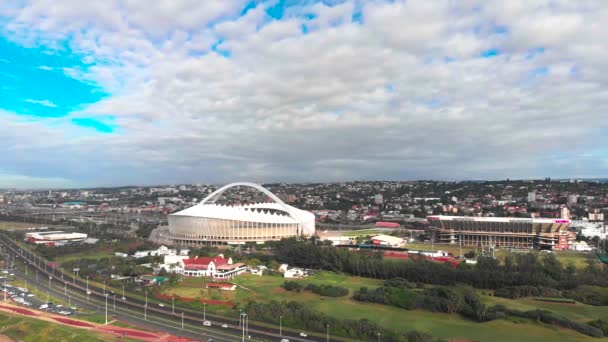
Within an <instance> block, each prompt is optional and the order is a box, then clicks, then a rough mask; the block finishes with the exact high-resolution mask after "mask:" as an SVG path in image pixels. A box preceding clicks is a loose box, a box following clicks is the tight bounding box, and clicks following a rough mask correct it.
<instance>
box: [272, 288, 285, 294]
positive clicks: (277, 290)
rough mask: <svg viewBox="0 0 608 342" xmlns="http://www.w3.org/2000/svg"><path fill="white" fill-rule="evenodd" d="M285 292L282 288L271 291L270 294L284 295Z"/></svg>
mask: <svg viewBox="0 0 608 342" xmlns="http://www.w3.org/2000/svg"><path fill="white" fill-rule="evenodd" d="M285 292H287V290H285V289H284V288H282V287H277V288H276V289H274V290H272V293H285Z"/></svg>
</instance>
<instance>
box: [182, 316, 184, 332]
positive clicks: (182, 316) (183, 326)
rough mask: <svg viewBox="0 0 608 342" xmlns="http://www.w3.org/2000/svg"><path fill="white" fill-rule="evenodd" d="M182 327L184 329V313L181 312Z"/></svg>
mask: <svg viewBox="0 0 608 342" xmlns="http://www.w3.org/2000/svg"><path fill="white" fill-rule="evenodd" d="M182 329H184V313H183V312H182Z"/></svg>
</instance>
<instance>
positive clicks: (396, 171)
mask: <svg viewBox="0 0 608 342" xmlns="http://www.w3.org/2000/svg"><path fill="white" fill-rule="evenodd" d="M602 1H603V0H597V1H593V0H590V1H582V2H574V3H573V2H569V1H544V0H537V1H523V0H522V1H516V0H513V1H507V2H504V1H473V0H471V1H459V2H451V1H436V2H429V1H424V0H410V1H395V2H394V3H391V2H383V1H372V2H365V5H364V6H363V8H362V23H353V22H351V20H350V18H351V17H352V15H353V14H355V12H356V11H358V10H359V7H358V6H359V3H358V2H345V3H343V4H341V5H335V6H329V5H323V4H309V3H305V4H304V5H301V6H299V7H294V8H291V9H288V10H286V11H285V13H286V15H285V18H284V19H283V20H280V21H277V20H272V19H271V18H269V17H268V16H267V15H266V13H265V12H264V11H265V8H266V7H268V4H259V5H258V6H257V7H256V8H255V9H251V10H249V11H248V12H247V15H245V16H243V17H240V18H239V17H238V15H237V14H238V13H239V12H240V11H241V10H242V3H237V2H224V1H219V2H211V1H210V2H207V1H205V2H204V4H203V3H201V2H196V1H195V2H190V1H172V2H171V3H170V4H169V3H167V4H166V5H165V7H162V6H160V7H154V6H149V4H148V3H147V2H138V1H130V2H127V3H126V4H125V6H117V5H116V3H114V2H101V3H99V4H95V5H94V6H92V7H94V8H93V9H92V8H90V7H88V6H85V5H84V4H82V3H81V2H72V1H68V0H63V1H56V2H57V6H56V7H53V8H54V10H53V11H51V12H50V14H49V12H48V11H45V10H44V9H45V7H44V5H46V6H48V5H49V3H48V2H45V1H41V2H33V3H31V4H27V5H26V6H25V7H23V8H22V9H21V10H18V11H17V12H13V15H11V16H10V17H9V24H8V25H7V27H8V29H9V31H10V32H11V33H10V37H11V39H15V40H17V41H21V42H22V43H24V44H25V43H27V42H32V41H37V42H40V41H42V42H45V43H47V44H60V43H61V40H62V39H64V38H65V37H72V38H71V40H70V41H69V44H70V45H71V48H72V49H73V50H74V51H76V52H77V53H79V54H82V55H84V56H86V57H85V58H87V59H88V62H95V65H94V66H93V67H90V68H88V69H86V70H84V69H79V68H73V67H70V68H66V69H64V72H65V73H66V74H69V75H71V76H73V77H75V78H77V79H82V80H85V81H87V82H90V81H95V82H97V83H98V84H101V85H102V86H103V87H104V88H105V89H106V90H107V91H109V92H110V93H111V94H112V96H110V97H108V98H106V99H104V100H102V101H101V102H99V103H96V104H93V105H92V106H90V107H88V108H86V109H85V110H83V111H81V112H79V113H72V116H82V115H91V116H95V115H109V114H111V115H114V116H115V117H116V124H117V125H119V127H121V133H120V134H117V135H113V136H112V138H111V139H107V137H104V136H98V135H95V136H79V135H78V134H80V133H77V132H71V131H70V128H69V127H70V126H69V124H68V123H67V122H63V121H61V120H59V121H57V122H55V123H54V126H48V127H42V126H40V127H39V126H36V127H37V128H36V130H44V132H45V133H44V134H46V136H48V138H46V139H44V141H40V142H38V141H33V142H31V144H30V145H29V146H27V148H26V147H20V148H16V147H15V146H16V145H11V144H8V145H6V146H5V147H3V149H5V151H3V152H8V153H4V154H5V155H8V156H9V157H7V158H9V159H8V160H9V162H10V161H13V162H14V163H16V164H18V165H21V166H20V168H19V170H12V171H11V172H21V173H23V174H29V173H28V172H32V171H28V170H30V168H29V167H38V166H42V165H50V167H47V169H46V170H48V171H47V172H49V174H48V175H45V176H62V177H63V176H64V175H65V172H66V171H65V169H66V168H67V167H66V166H69V168H70V171H69V174H68V175H67V176H65V177H69V178H70V179H72V178H73V179H79V180H83V182H89V183H91V184H92V183H100V184H116V183H120V184H122V183H130V182H145V183H154V182H171V181H175V182H181V181H218V182H223V181H230V180H236V179H254V180H305V181H315V180H339V179H362V178H374V179H378V178H393V179H396V178H450V179H453V178H484V177H488V178H499V177H511V178H514V177H544V176H554V177H558V176H577V175H579V174H584V175H586V176H589V175H598V176H599V175H603V174H605V173H606V171H608V169H607V168H606V163H599V162H598V163H595V162H594V161H593V158H589V157H585V158H582V157H579V156H580V155H581V154H582V153H584V152H585V151H586V150H596V149H597V146H604V145H605V144H606V143H607V142H608V141H606V134H605V132H606V129H608V127H607V124H606V123H605V121H606V120H605V116H606V113H607V112H608V93H607V92H606V91H605V89H606V85H607V84H608V78H607V76H606V75H608V73H607V71H608V46H607V45H606V44H604V43H603V42H602V41H601V40H598V38H597V37H603V36H606V34H608V32H606V31H607V29H606V25H603V23H604V22H606V20H608V11H607V10H606V9H605V6H602V4H603V2H602ZM153 7H154V8H153ZM93 13H95V14H98V15H94V14H93ZM309 13H312V14H314V15H315V16H314V18H312V19H311V18H310V17H308V18H306V17H304V15H305V14H309ZM43 14H44V15H43ZM303 24H305V25H307V27H308V29H309V32H307V33H305V32H303V31H302V25H303ZM496 26H500V27H503V28H504V31H505V32H500V30H497V29H496ZM220 40H221V41H222V43H221V44H220V45H219V46H218V47H217V49H219V50H222V51H229V52H230V56H229V57H228V58H226V57H224V56H222V55H220V54H218V53H215V52H213V51H212V47H213V46H214V44H216V43H217V42H218V41H220ZM539 48H544V52H540V53H538V55H537V56H536V57H534V58H530V57H529V55H530V51H531V50H532V49H539ZM488 49H497V50H498V51H499V52H500V54H499V55H498V56H496V57H494V58H487V59H484V58H481V57H480V55H481V53H482V52H483V51H486V50H488ZM539 68H546V70H547V73H546V75H539V76H538V77H531V76H530V75H532V74H534V70H538V69H539ZM40 104H42V103H40ZM28 125H33V124H32V123H19V125H16V126H14V127H12V128H11V132H13V133H12V134H13V135H10V136H14V139H15V141H17V142H18V141H19V139H18V137H17V136H15V135H14V134H17V132H20V131H25V132H32V131H33V130H32V127H29V126H28ZM36 125H40V123H36ZM65 132H70V133H69V134H74V135H75V136H76V138H75V139H76V141H74V140H72V139H70V140H67V139H66V137H65V134H66V133H65ZM5 134H8V132H7V133H5ZM30 134H31V133H30ZM0 136H3V137H4V135H2V132H1V131H0ZM49 146H52V148H53V150H50V147H49ZM54 151H62V153H61V154H60V155H58V154H57V152H54ZM17 152H18V153H17ZM41 156H43V157H42V158H41ZM568 156H572V160H576V163H574V162H573V163H572V164H571V165H569V164H566V165H564V164H563V163H562V160H564V158H566V159H567V157H568ZM594 156H595V158H596V159H598V161H600V160H606V159H608V152H607V151H604V152H603V154H602V152H601V150H600V152H597V153H595V154H594ZM10 158H12V159H10ZM19 158H21V159H23V158H31V160H32V161H31V162H23V161H20V159H19ZM36 158H38V159H36ZM34 160H35V162H34ZM82 165H89V166H88V167H86V168H85V167H83V166H82ZM93 166H94V169H96V170H99V171H100V172H98V173H96V175H94V176H93V175H91V174H90V170H91V167H93ZM16 167H17V166H16ZM585 167H586V168H585ZM124 170H130V172H128V173H126V172H124ZM54 172H55V173H54Z"/></svg>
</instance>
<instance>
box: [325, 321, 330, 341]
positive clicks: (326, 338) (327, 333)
mask: <svg viewBox="0 0 608 342" xmlns="http://www.w3.org/2000/svg"><path fill="white" fill-rule="evenodd" d="M325 340H326V341H327V342H329V324H328V325H327V331H326V335H325Z"/></svg>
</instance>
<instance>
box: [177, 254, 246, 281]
mask: <svg viewBox="0 0 608 342" xmlns="http://www.w3.org/2000/svg"><path fill="white" fill-rule="evenodd" d="M179 263H180V264H181V265H180V266H181V268H182V269H183V272H182V274H183V275H185V276H192V277H213V278H221V279H226V278H232V277H234V276H235V275H238V274H241V273H244V272H245V270H246V266H245V264H242V263H236V264H235V263H233V262H232V258H228V259H226V258H224V256H223V255H222V254H220V255H218V256H216V257H213V258H210V257H194V258H189V259H183V260H181V261H180V262H179Z"/></svg>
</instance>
